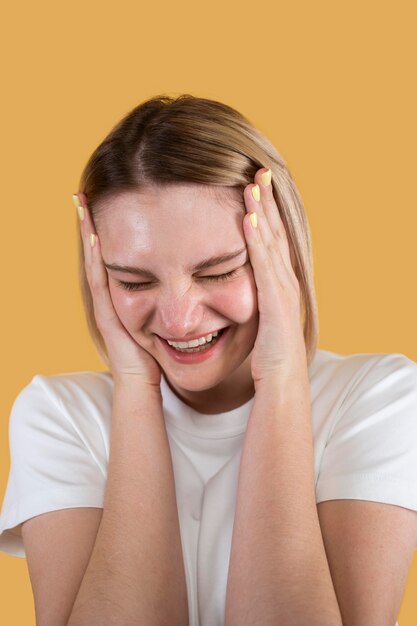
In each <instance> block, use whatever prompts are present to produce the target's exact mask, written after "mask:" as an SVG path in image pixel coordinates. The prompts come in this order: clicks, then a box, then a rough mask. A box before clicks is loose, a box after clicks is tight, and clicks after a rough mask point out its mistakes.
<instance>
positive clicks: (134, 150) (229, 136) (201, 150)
mask: <svg viewBox="0 0 417 626" xmlns="http://www.w3.org/2000/svg"><path fill="white" fill-rule="evenodd" d="M261 167H268V168H271V171H272V188H273V194H274V197H275V201H276V204H277V206H278V209H279V212H280V216H281V219H282V222H283V224H284V226H285V229H286V232H287V237H288V242H289V246H290V253H291V261H292V264H293V268H294V273H295V275H296V277H297V279H298V281H299V284H300V298H301V319H302V325H303V334H304V341H305V346H306V355H307V362H308V365H310V363H311V361H312V360H313V358H314V355H315V352H316V349H317V340H318V313H317V303H316V295H315V288H314V276H313V257H312V246H311V235H310V228H309V224H308V221H307V217H306V214H305V210H304V206H303V202H302V200H301V196H300V194H299V191H298V189H297V187H296V185H295V183H294V181H293V179H292V176H291V174H290V172H289V169H288V167H287V165H286V163H285V161H284V160H283V158H282V157H281V155H280V154H278V152H277V150H276V149H275V148H274V146H273V145H272V144H271V143H270V142H269V141H268V139H266V138H265V137H264V136H263V135H262V134H261V133H260V132H259V131H258V130H257V129H256V128H255V127H254V126H253V125H252V124H251V123H250V122H249V120H247V119H246V118H245V117H244V116H243V115H241V114H240V113H239V112H238V111H236V110H235V109H233V108H232V107H230V106H228V105H226V104H223V103H221V102H217V101H215V100H209V99H206V98H197V97H195V96H192V95H190V94H182V95H180V96H178V97H171V96H168V95H157V96H154V97H152V98H150V99H149V100H146V101H145V102H143V103H142V104H140V105H138V106H137V107H135V108H134V109H133V110H132V111H131V112H130V113H128V114H127V115H126V116H125V117H124V118H123V119H122V120H121V121H120V122H119V123H118V124H117V125H116V126H115V127H114V128H113V130H112V131H111V132H110V133H109V134H108V135H107V137H106V138H105V139H104V140H103V141H102V142H101V143H100V145H99V146H98V147H97V148H96V149H95V150H94V152H93V154H92V155H91V157H90V158H89V160H88V162H87V164H86V166H85V168H84V171H83V172H82V175H81V180H80V185H79V191H81V192H83V193H84V194H85V195H86V197H87V202H88V207H89V209H90V211H91V214H92V217H93V220H94V221H95V223H96V221H97V218H98V216H99V212H100V208H99V206H98V203H99V201H103V200H104V199H105V198H106V197H108V196H112V195H115V194H117V193H120V192H122V191H127V190H140V189H142V188H145V187H147V186H149V185H159V186H161V185H164V184H172V183H174V184H175V183H184V182H191V183H199V184H202V185H210V186H213V188H215V187H216V186H224V187H233V188H236V189H238V190H239V191H241V192H242V194H243V190H244V188H245V187H246V185H248V184H249V183H253V179H254V175H255V173H256V171H257V170H258V169H259V168H261ZM78 250H79V280H80V288H81V295H82V299H83V304H84V309H85V313H86V318H87V325H88V329H89V332H90V335H91V338H92V340H93V342H94V344H95V346H96V348H97V350H98V352H99V354H100V356H101V358H102V359H103V360H104V362H105V363H106V364H107V366H109V360H108V356H107V351H106V346H105V343H104V340H103V337H102V335H101V333H100V331H99V330H98V328H97V324H96V321H95V316H94V307H93V300H92V296H91V291H90V287H89V284H88V281H87V277H86V273H85V267H84V252H83V245H82V240H81V235H79V243H78Z"/></svg>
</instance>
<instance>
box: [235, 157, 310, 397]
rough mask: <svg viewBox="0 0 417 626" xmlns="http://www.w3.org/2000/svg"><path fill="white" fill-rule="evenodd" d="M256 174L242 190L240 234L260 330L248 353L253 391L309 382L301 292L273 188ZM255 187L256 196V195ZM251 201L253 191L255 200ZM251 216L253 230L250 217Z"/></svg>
mask: <svg viewBox="0 0 417 626" xmlns="http://www.w3.org/2000/svg"><path fill="white" fill-rule="evenodd" d="M268 171H269V170H268V169H267V168H261V169H260V170H258V171H257V172H256V174H255V184H253V183H251V184H249V185H247V186H246V187H245V189H244V192H243V195H244V200H245V205H246V208H247V211H248V214H246V215H245V217H244V220H243V230H244V233H245V237H246V242H247V245H248V252H249V257H250V263H251V265H252V269H253V272H254V276H255V282H256V286H257V296H258V310H259V326H258V335H257V337H256V341H255V345H254V349H253V352H252V360H251V372H252V378H253V380H254V383H255V388H256V387H257V386H260V385H264V383H266V384H270V383H271V382H274V383H284V384H285V382H288V381H292V380H294V378H296V379H300V378H301V379H302V380H303V381H304V382H305V381H307V380H308V378H306V377H307V376H308V374H307V355H306V347H305V341H304V335H303V328H302V320H301V306H300V286H299V283H298V280H297V277H296V276H295V273H294V270H293V267H292V264H291V257H290V251H289V245H288V239H287V235H286V232H285V228H284V225H283V223H282V220H281V217H280V214H279V210H278V207H277V204H276V202H275V198H274V196H273V193H272V185H271V184H269V185H268V184H267V185H265V184H264V183H263V182H262V178H261V176H262V174H265V173H266V172H268ZM257 187H258V190H257ZM254 189H255V192H254V193H255V196H256V195H257V193H256V192H257V191H258V192H259V193H258V196H257V197H259V200H256V199H255V197H254V196H253V190H254ZM253 212H256V215H257V223H258V224H257V228H254V227H253V226H252V223H251V220H250V214H251V213H253Z"/></svg>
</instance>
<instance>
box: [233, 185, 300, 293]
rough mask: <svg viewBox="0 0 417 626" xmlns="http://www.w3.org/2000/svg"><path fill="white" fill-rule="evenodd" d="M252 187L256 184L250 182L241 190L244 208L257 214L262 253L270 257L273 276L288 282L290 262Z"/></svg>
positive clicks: (284, 282)
mask: <svg viewBox="0 0 417 626" xmlns="http://www.w3.org/2000/svg"><path fill="white" fill-rule="evenodd" d="M254 188H256V185H254V184H250V185H248V186H247V187H246V188H245V190H244V192H243V195H244V198H245V205H246V208H247V210H248V211H249V212H253V211H254V212H256V214H257V218H258V220H257V221H258V231H259V241H260V242H261V243H262V244H263V245H262V247H263V254H267V255H268V256H269V257H270V261H271V270H273V271H274V274H275V276H276V277H277V278H278V279H279V280H280V281H281V283H282V284H288V282H289V281H290V280H292V279H291V277H290V271H291V268H290V267H288V264H290V265H291V263H290V261H289V260H287V259H286V258H285V251H282V244H281V241H280V239H279V238H277V237H275V236H274V234H273V233H272V231H271V228H270V226H269V222H268V219H267V217H266V215H265V213H264V210H263V205H262V202H261V200H260V199H259V201H258V200H256V199H255V198H254V197H253V194H252V189H254ZM271 270H270V271H271Z"/></svg>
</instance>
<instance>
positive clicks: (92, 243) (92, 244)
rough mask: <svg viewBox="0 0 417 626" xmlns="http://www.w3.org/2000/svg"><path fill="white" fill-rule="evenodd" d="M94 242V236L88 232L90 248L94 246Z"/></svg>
mask: <svg viewBox="0 0 417 626" xmlns="http://www.w3.org/2000/svg"><path fill="white" fill-rule="evenodd" d="M95 243H96V236H95V234H94V233H90V245H91V247H92V248H94V245H95Z"/></svg>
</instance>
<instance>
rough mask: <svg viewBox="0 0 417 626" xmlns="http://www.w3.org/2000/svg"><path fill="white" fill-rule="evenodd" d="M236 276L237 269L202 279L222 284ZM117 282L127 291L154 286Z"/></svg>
mask: <svg viewBox="0 0 417 626" xmlns="http://www.w3.org/2000/svg"><path fill="white" fill-rule="evenodd" d="M236 274H237V269H236V270H232V271H231V272H226V273H225V274H218V275H217V276H200V278H203V279H206V280H209V281H216V282H220V281H222V280H228V279H229V278H232V277H233V276H235V275H236ZM117 282H118V284H119V285H120V286H121V287H123V289H126V290H127V291H137V290H140V289H141V288H143V287H146V285H152V283H125V282H123V281H122V280H118V281H117Z"/></svg>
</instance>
